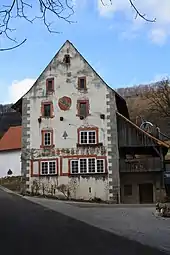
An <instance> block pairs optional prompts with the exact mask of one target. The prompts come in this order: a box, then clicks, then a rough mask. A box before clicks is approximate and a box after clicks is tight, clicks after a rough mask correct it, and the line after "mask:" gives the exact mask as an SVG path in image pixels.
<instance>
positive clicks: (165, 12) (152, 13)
mask: <svg viewBox="0 0 170 255" xmlns="http://www.w3.org/2000/svg"><path fill="white" fill-rule="evenodd" d="M97 1H98V11H99V14H100V15H101V16H103V17H113V18H114V15H115V14H116V13H121V14H123V15H124V17H126V18H127V17H128V21H129V22H130V25H131V26H132V27H134V26H135V28H136V30H140V29H143V28H145V29H146V30H147V31H148V32H149V33H148V35H149V38H150V39H151V40H152V42H153V43H156V44H163V43H165V42H166V40H167V38H168V36H169V35H170V29H169V26H170V1H169V0H164V1H160V0H142V1H134V4H135V6H136V7H137V9H138V10H139V11H140V13H142V14H145V17H146V18H148V19H154V18H156V22H154V23H147V22H144V20H142V19H141V18H139V17H138V18H137V19H134V17H135V16H134V15H135V11H134V10H133V8H132V7H131V6H130V2H129V0H112V4H111V1H110V0H103V2H104V4H105V5H103V4H102V2H101V0H97ZM128 29H129V28H128ZM132 30H133V29H132Z"/></svg>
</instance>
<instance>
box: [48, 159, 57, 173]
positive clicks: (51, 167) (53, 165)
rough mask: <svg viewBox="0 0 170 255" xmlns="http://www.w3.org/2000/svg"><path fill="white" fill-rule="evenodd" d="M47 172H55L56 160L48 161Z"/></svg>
mask: <svg viewBox="0 0 170 255" xmlns="http://www.w3.org/2000/svg"><path fill="white" fill-rule="evenodd" d="M49 174H56V162H55V161H51V162H49Z"/></svg>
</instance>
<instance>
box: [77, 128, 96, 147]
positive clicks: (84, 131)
mask: <svg viewBox="0 0 170 255" xmlns="http://www.w3.org/2000/svg"><path fill="white" fill-rule="evenodd" d="M90 132H94V133H95V143H89V133H90ZM82 133H87V143H82V142H81V134H82ZM79 142H80V144H96V143H97V132H96V130H93V129H91V130H81V131H80V132H79Z"/></svg>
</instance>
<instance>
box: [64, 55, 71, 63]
mask: <svg viewBox="0 0 170 255" xmlns="http://www.w3.org/2000/svg"><path fill="white" fill-rule="evenodd" d="M64 63H65V64H67V65H69V64H70V55H69V54H66V55H65V56H64Z"/></svg>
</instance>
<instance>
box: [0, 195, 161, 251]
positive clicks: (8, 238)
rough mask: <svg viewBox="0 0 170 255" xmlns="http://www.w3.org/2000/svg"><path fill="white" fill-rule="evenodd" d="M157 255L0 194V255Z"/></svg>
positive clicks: (136, 245) (144, 248)
mask: <svg viewBox="0 0 170 255" xmlns="http://www.w3.org/2000/svg"><path fill="white" fill-rule="evenodd" d="M59 253H60V254H61V255H87V254H88V255H125V254H126V255H136V254H138V255H141V254H143V255H152V254H154V255H161V254H165V253H163V252H161V251H158V250H155V249H152V248H149V247H147V246H143V245H141V244H139V243H137V242H135V241H130V240H128V239H125V238H123V237H118V236H116V235H114V234H111V233H109V232H106V231H104V230H101V229H98V228H95V227H92V226H90V225H87V224H85V223H83V222H80V221H78V220H75V219H72V218H70V217H67V216H64V215H62V214H60V213H57V212H54V211H51V210H50V209H47V208H44V207H41V206H40V205H37V204H34V203H32V202H30V201H27V200H25V199H24V198H22V197H19V196H17V195H14V194H11V193H10V194H9V193H6V192H4V191H1V190H0V255H12V254H17V255H27V254H29V255H30V254H31V255H39V254H40V255H48V254H59Z"/></svg>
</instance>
